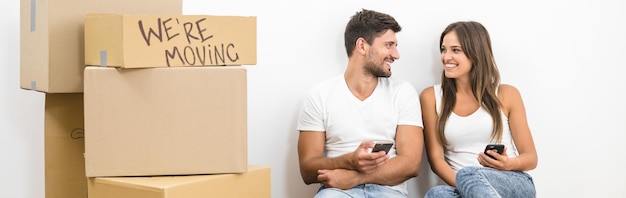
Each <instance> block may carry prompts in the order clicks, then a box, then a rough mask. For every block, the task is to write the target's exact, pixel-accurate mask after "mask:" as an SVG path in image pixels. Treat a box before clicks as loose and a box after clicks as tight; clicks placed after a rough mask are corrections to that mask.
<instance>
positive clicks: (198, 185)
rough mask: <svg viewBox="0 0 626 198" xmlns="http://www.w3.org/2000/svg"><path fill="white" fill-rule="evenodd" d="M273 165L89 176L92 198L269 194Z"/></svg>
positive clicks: (259, 196)
mask: <svg viewBox="0 0 626 198" xmlns="http://www.w3.org/2000/svg"><path fill="white" fill-rule="evenodd" d="M270 172H271V170H270V167H268V166H258V165H250V166H249V167H248V172H247V173H243V174H219V175H187V176H159V177H98V178H89V179H88V180H89V182H88V183H89V198H206V197H228V198H250V197H254V198H269V197H271V178H270V177H271V176H270Z"/></svg>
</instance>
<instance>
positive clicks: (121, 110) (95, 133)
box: [85, 66, 248, 177]
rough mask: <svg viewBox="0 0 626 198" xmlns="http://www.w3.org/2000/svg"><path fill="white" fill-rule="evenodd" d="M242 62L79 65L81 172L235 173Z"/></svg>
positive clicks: (242, 128)
mask: <svg viewBox="0 0 626 198" xmlns="http://www.w3.org/2000/svg"><path fill="white" fill-rule="evenodd" d="M246 75H247V70H246V68H245V67H244V66H229V67H170V68H144V69H116V68H113V67H95V66H89V67H87V68H86V69H85V164H86V167H85V168H86V175H87V176H89V177H98V176H141V175H188V174H217V173H242V172H246V167H247V159H248V155H247V151H248V149H247V132H248V131H247V124H248V123H247V76H246Z"/></svg>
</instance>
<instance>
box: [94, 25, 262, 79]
mask: <svg viewBox="0 0 626 198" xmlns="http://www.w3.org/2000/svg"><path fill="white" fill-rule="evenodd" d="M85 64H86V65H97V66H112V67H121V68H147V67H176V66H212V65H255V64H256V17H254V16H204V15H130V14H124V15H120V14H89V15H87V16H86V17H85Z"/></svg>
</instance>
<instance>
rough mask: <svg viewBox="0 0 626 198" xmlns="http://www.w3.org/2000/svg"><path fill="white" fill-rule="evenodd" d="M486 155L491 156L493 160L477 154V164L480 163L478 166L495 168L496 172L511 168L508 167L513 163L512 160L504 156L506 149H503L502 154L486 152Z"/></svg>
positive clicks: (491, 151)
mask: <svg viewBox="0 0 626 198" xmlns="http://www.w3.org/2000/svg"><path fill="white" fill-rule="evenodd" d="M487 153H489V155H491V156H493V157H494V158H495V159H492V158H491V157H489V156H487V155H486V154H484V153H479V154H478V163H480V165H483V166H485V167H491V168H495V169H498V170H509V168H508V167H511V166H510V165H511V163H513V160H512V159H511V158H509V156H508V155H507V154H506V147H504V150H503V151H502V154H498V152H495V151H493V150H488V151H487Z"/></svg>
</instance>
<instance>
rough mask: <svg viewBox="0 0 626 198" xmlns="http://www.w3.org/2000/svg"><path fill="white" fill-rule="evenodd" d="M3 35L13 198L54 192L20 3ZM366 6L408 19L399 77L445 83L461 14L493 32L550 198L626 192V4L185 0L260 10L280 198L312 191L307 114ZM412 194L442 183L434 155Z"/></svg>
mask: <svg viewBox="0 0 626 198" xmlns="http://www.w3.org/2000/svg"><path fill="white" fill-rule="evenodd" d="M2 4H3V6H2V7H3V8H2V10H3V11H2V12H0V13H1V16H2V18H1V19H0V20H2V23H1V24H2V30H1V31H0V43H1V45H0V152H1V153H0V154H1V156H2V157H3V159H2V163H0V170H2V173H3V174H2V179H1V180H0V181H2V182H1V184H0V195H1V197H16V198H31V197H35V198H36V197H43V194H44V193H43V183H44V182H43V178H44V177H43V176H44V175H43V126H42V124H43V102H44V97H43V93H38V92H33V91H25V90H21V89H20V88H19V50H18V49H19V39H18V38H19V1H3V2H2ZM360 8H368V9H374V10H378V11H382V12H386V13H389V14H391V15H393V16H395V17H396V19H397V20H398V21H399V22H400V24H401V25H402V26H403V30H402V32H400V33H399V34H398V39H399V47H398V48H399V50H400V55H401V58H400V60H399V61H396V63H394V65H393V69H392V70H393V75H394V76H396V77H398V78H403V79H406V80H409V81H410V82H411V83H412V84H413V85H414V86H415V87H416V89H418V90H421V89H423V88H425V87H426V86H429V85H432V84H435V83H437V82H439V80H438V79H439V75H440V65H439V62H438V57H439V55H438V50H437V49H438V47H437V45H438V38H439V33H440V32H441V31H442V30H443V28H444V27H445V26H446V25H447V24H449V23H451V22H454V21H458V20H476V21H479V22H482V23H483V24H484V25H485V26H486V27H487V29H488V30H489V31H490V33H491V36H492V42H493V45H494V50H495V55H496V61H497V63H498V65H499V67H500V71H501V74H502V78H503V82H504V83H508V84H513V85H515V86H516V87H518V89H519V90H520V91H521V92H522V95H523V97H524V100H525V104H526V110H527V114H528V120H529V124H530V127H531V129H532V132H533V135H534V138H535V143H536V146H537V149H538V153H539V165H538V167H537V169H535V170H533V171H530V173H531V174H532V175H533V176H534V180H535V183H536V186H537V191H538V193H537V195H538V197H591V196H593V197H625V196H626V191H624V190H623V189H622V188H623V186H624V184H626V171H625V169H624V167H626V160H625V159H624V158H625V156H626V155H624V154H623V151H624V150H626V144H623V143H622V142H623V140H626V133H625V132H626V103H625V102H624V101H626V96H624V94H623V93H620V92H623V91H624V90H625V89H626V88H624V87H625V85H626V78H624V77H623V76H622V74H623V72H624V71H626V69H625V68H624V67H626V64H625V63H624V58H623V57H625V54H626V38H625V37H624V35H626V28H625V27H624V25H625V24H626V12H624V9H626V3H625V2H624V1H620V0H613V1H609V0H593V1H592V0H588V1H565V0H562V1H558V0H549V1H537V0H531V1H522V2H509V1H489V2H487V1H473V2H469V1H461V0H451V1H431V2H427V3H425V2H415V1H406V2H404V1H403V2H399V1H393V2H390V1H373V0H361V1H356V0H352V1H336V0H335V1H329V0H322V1H308V2H303V1H278V0H276V1H263V2H261V1H255V0H229V1H206V0H184V13H185V14H211V15H253V16H257V17H258V18H257V20H258V21H257V24H258V29H257V30H258V32H257V35H258V43H257V44H258V64H257V65H255V66H250V67H248V68H249V72H248V97H249V98H248V99H249V100H248V101H249V102H248V104H249V106H248V108H249V109H248V114H249V126H248V128H249V132H248V140H249V153H248V154H249V162H250V163H253V164H259V165H268V166H271V167H272V197H275V198H287V197H289V198H291V197H311V195H312V194H313V193H314V192H315V190H316V186H315V185H312V186H306V185H304V183H303V182H302V180H301V179H300V176H299V171H298V162H297V153H296V140H297V136H298V133H297V131H296V130H295V122H296V114H297V109H298V107H299V104H300V101H301V100H302V99H303V97H304V94H305V92H306V90H307V89H308V88H309V87H311V86H312V85H314V84H315V83H317V82H319V81H321V80H322V79H326V78H328V77H331V76H334V75H337V74H339V73H341V72H342V71H343V69H344V67H345V64H346V59H347V58H346V55H345V52H344V51H345V50H344V47H343V44H342V43H343V36H342V35H343V29H344V25H345V23H346V22H347V21H348V18H349V17H350V16H351V15H352V14H354V13H355V12H356V11H358V10H359V9H360ZM423 162H424V163H423V164H422V170H421V174H420V176H419V177H418V178H415V179H412V180H411V181H410V189H409V190H410V193H411V197H422V195H423V193H424V192H425V191H426V190H427V189H428V187H430V186H431V185H434V184H436V183H437V182H438V179H437V177H436V176H435V175H434V174H433V173H432V172H430V169H429V168H428V164H426V162H425V160H424V161H423Z"/></svg>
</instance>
